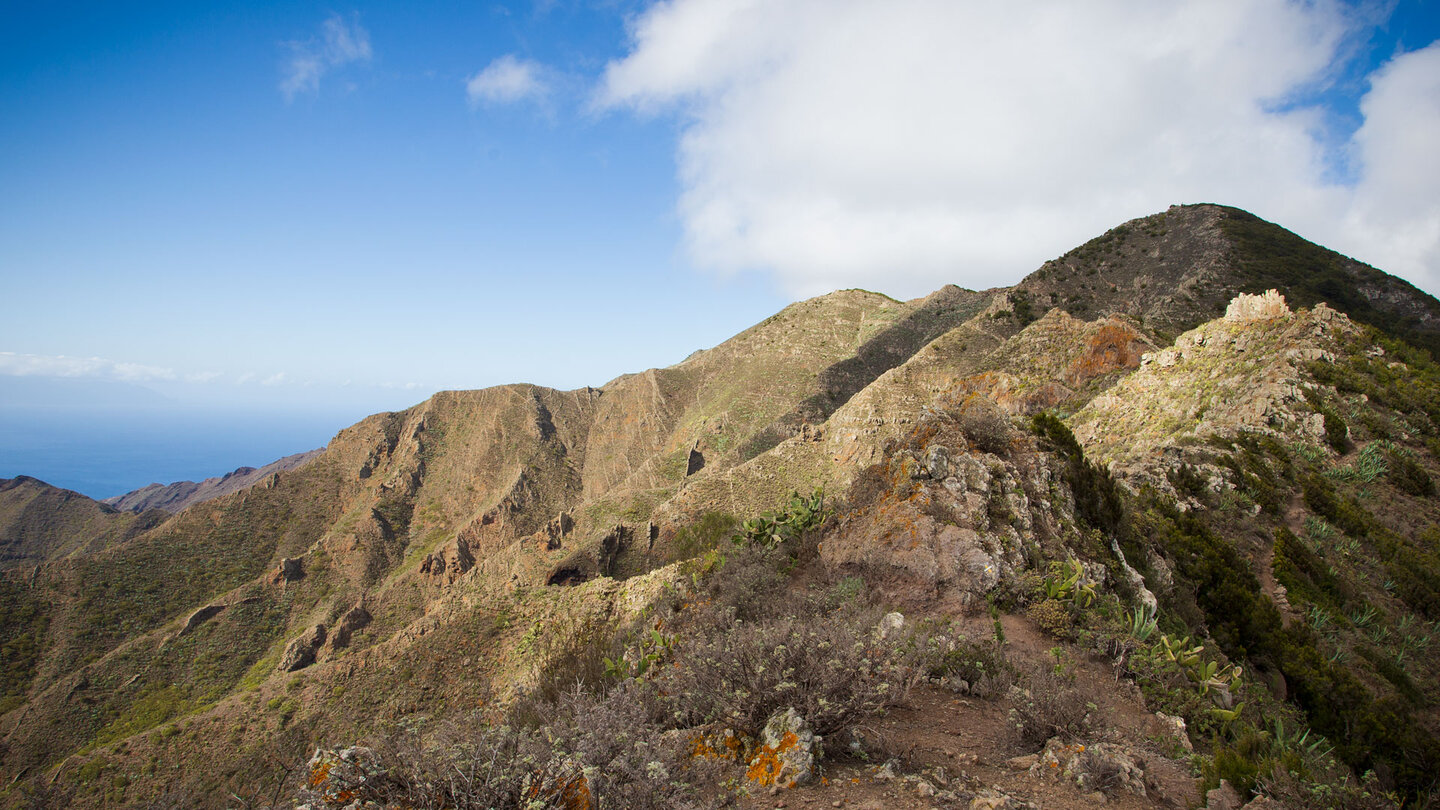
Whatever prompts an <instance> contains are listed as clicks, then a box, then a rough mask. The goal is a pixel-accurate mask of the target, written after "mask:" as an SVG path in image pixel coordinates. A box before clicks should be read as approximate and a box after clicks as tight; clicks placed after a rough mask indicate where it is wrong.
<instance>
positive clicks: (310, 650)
mask: <svg viewBox="0 0 1440 810" xmlns="http://www.w3.org/2000/svg"><path fill="white" fill-rule="evenodd" d="M324 644H325V625H323V624H317V625H314V626H312V627H311V628H310V629H309V630H306V631H305V632H304V633H303V634H302V635H300V637H298V638H295V639H291V641H290V643H289V644H286V645H285V652H284V653H282V654H281V656H280V663H279V664H278V665H277V666H276V669H277V670H279V671H280V672H294V671H296V670H298V669H304V668H305V667H308V666H310V665H311V664H313V663H315V655H316V654H317V653H318V652H319V651H320V648H321V647H322V646H324Z"/></svg>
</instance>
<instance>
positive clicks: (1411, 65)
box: [1337, 43, 1440, 293]
mask: <svg viewBox="0 0 1440 810" xmlns="http://www.w3.org/2000/svg"><path fill="white" fill-rule="evenodd" d="M1360 111H1361V113H1362V114H1363V115H1364V117H1365V123H1364V124H1363V125H1362V126H1361V127H1360V129H1359V131H1358V132H1356V133H1355V138H1354V150H1355V156H1356V159H1357V160H1358V162H1359V164H1360V178H1359V181H1358V182H1357V183H1356V186H1355V190H1354V198H1353V204H1352V205H1351V207H1350V209H1349V211H1348V212H1347V216H1346V221H1345V227H1344V229H1343V230H1342V233H1343V242H1340V243H1339V244H1337V247H1340V245H1344V246H1345V247H1346V248H1348V249H1351V250H1354V251H1356V252H1357V253H1359V254H1361V257H1362V258H1364V259H1365V260H1366V261H1369V262H1371V263H1373V264H1375V265H1376V266H1378V267H1380V268H1382V269H1385V270H1391V271H1393V272H1398V273H1401V274H1403V275H1405V276H1407V277H1408V278H1409V279H1410V280H1411V281H1413V282H1415V283H1416V284H1417V285H1418V286H1421V287H1425V288H1427V289H1428V290H1429V291H1430V292H1432V293H1435V292H1437V290H1440V160H1436V157H1435V155H1436V148H1437V147H1436V145H1437V144H1440V43H1435V44H1432V45H1430V46H1429V47H1428V48H1425V49H1424V50H1420V51H1414V52H1411V53H1406V54H1401V55H1399V56H1396V57H1395V58H1394V59H1392V60H1390V61H1389V62H1388V63H1386V64H1385V65H1383V66H1382V67H1381V68H1380V69H1379V70H1377V71H1376V72H1375V73H1374V74H1373V75H1372V76H1371V77H1370V92H1368V93H1366V94H1365V97H1364V98H1363V99H1362V101H1361V104H1360Z"/></svg>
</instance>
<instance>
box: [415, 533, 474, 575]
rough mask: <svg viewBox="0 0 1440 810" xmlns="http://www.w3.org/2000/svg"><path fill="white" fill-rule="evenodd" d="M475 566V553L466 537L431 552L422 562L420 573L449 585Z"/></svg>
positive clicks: (458, 538) (457, 538)
mask: <svg viewBox="0 0 1440 810" xmlns="http://www.w3.org/2000/svg"><path fill="white" fill-rule="evenodd" d="M474 567H475V553H474V552H473V551H472V550H471V548H470V543H469V542H468V541H467V540H466V538H464V537H456V538H455V539H454V540H451V541H450V542H448V543H446V544H445V545H443V546H441V547H440V548H439V549H437V550H435V551H433V552H431V553H430V554H429V555H427V556H426V557H425V559H424V560H422V561H421V562H420V573H422V574H428V575H429V576H430V577H432V578H434V579H436V580H438V581H440V582H443V583H445V584H446V585H449V584H450V583H452V582H454V581H455V580H456V579H459V578H460V577H461V576H463V575H464V574H465V573H466V572H467V571H469V570H470V569H471V568H474Z"/></svg>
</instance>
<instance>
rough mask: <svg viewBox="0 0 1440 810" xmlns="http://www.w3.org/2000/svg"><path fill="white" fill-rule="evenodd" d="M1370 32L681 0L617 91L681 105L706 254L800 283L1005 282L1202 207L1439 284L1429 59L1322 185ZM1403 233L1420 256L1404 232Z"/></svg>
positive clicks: (1287, 17)
mask: <svg viewBox="0 0 1440 810" xmlns="http://www.w3.org/2000/svg"><path fill="white" fill-rule="evenodd" d="M1363 27H1364V21H1363V20H1362V19H1361V18H1360V17H1359V16H1358V15H1357V14H1356V12H1355V10H1354V9H1353V7H1347V6H1344V5H1341V4H1339V3H1337V2H1332V1H1331V0H1315V2H1304V3H1301V2H1287V0H1235V2H1226V3H1215V2H1211V0H1188V1H1182V2H1174V3H1154V2H1150V0H1097V2H1093V3H1073V2H1068V1H1066V0H1048V1H1047V0H1040V1H1039V2H1035V3H1024V4H1015V3H1010V2H1003V0H992V1H991V2H984V1H983V0H982V1H979V2H967V3H955V2H952V1H951V0H893V1H892V2H886V3H875V2H868V1H867V0H764V2H761V0H668V2H661V3H658V4H657V5H655V6H653V7H651V8H650V9H649V10H648V11H647V12H646V13H645V14H643V15H642V16H640V17H639V18H638V19H637V20H636V21H635V23H634V25H633V28H632V38H633V44H632V48H631V51H630V53H629V54H628V55H627V56H625V57H624V58H623V59H620V60H617V61H615V62H613V63H611V64H610V65H609V66H608V67H607V69H606V72H605V76H604V78H603V81H602V83H601V87H600V89H599V92H598V95H597V103H598V104H599V106H601V107H606V108H614V107H627V108H631V109H635V110H638V111H640V112H642V113H650V112H657V111H659V112H668V111H678V112H680V114H681V118H682V121H683V122H684V123H683V127H682V133H681V136H680V141H679V143H678V146H677V160H678V164H679V166H678V172H679V178H680V182H681V185H682V192H681V198H680V200H679V212H680V215H681V219H682V222H683V225H684V231H685V239H686V243H687V249H688V252H689V253H690V254H691V256H692V258H693V260H694V261H695V262H696V263H698V264H700V265H703V266H708V267H712V268H715V269H719V270H722V271H734V270H743V269H752V268H759V269H765V270H772V271H774V272H775V273H777V274H778V277H779V278H780V280H781V281H782V282H783V284H784V285H785V286H786V287H787V288H788V289H789V290H790V291H792V292H794V293H796V294H810V293H815V292H821V291H825V290H829V289H834V288H837V287H847V286H867V287H872V288H878V289H882V290H885V291H887V292H891V293H892V294H897V295H912V294H920V293H923V292H926V291H928V290H931V289H934V288H935V287H937V286H939V285H940V284H942V283H946V282H953V283H959V284H962V285H965V286H970V287H987V286H992V285H997V284H1009V283H1013V282H1014V281H1016V280H1018V279H1019V278H1020V277H1021V276H1023V275H1024V274H1025V273H1027V272H1029V271H1030V270H1033V269H1034V268H1035V267H1037V266H1038V265H1039V263H1040V262H1042V261H1043V260H1045V259H1048V258H1051V257H1053V256H1055V255H1058V254H1059V253H1061V252H1063V251H1064V250H1066V249H1068V248H1070V247H1072V246H1074V245H1076V244H1078V243H1079V242H1081V241H1083V240H1085V239H1087V238H1089V237H1091V236H1094V235H1096V234H1097V233H1100V232H1102V231H1104V230H1105V229H1107V228H1109V227H1111V226H1114V225H1116V224H1118V223H1119V222H1121V221H1123V220H1125V219H1128V218H1131V217H1135V216H1141V215H1144V214H1148V213H1153V212H1155V211H1158V210H1163V209H1164V208H1165V207H1166V206H1168V205H1170V204H1172V203H1177V202H1202V201H1208V202H1222V203H1227V204H1232V205H1238V206H1241V207H1244V208H1248V209H1250V210H1252V211H1254V212H1255V213H1257V214H1259V215H1261V216H1263V217H1266V218H1268V219H1272V220H1275V221H1278V222H1280V223H1282V224H1284V225H1286V226H1288V227H1291V228H1293V229H1295V230H1297V231H1299V232H1300V233H1301V234H1302V235H1304V236H1307V237H1309V238H1312V239H1315V240H1317V241H1320V242H1322V243H1324V244H1328V245H1331V246H1334V247H1336V248H1338V249H1342V250H1347V251H1349V252H1351V253H1353V254H1354V255H1356V256H1357V258H1361V259H1364V260H1367V261H1372V262H1374V263H1377V264H1379V265H1381V266H1382V267H1385V269H1389V270H1391V271H1392V272H1398V273H1402V274H1406V275H1408V276H1409V277H1410V278H1411V279H1412V280H1414V281H1416V282H1417V283H1421V284H1422V286H1424V283H1425V282H1426V281H1430V282H1431V283H1430V285H1429V286H1430V288H1431V289H1435V287H1436V286H1437V285H1436V284H1435V283H1434V281H1435V279H1434V277H1433V276H1430V275H1429V274H1431V273H1434V272H1435V269H1436V268H1435V245H1436V244H1437V242H1440V237H1437V236H1436V235H1435V234H1434V233H1433V230H1434V228H1435V227H1436V223H1437V222H1440V216H1437V214H1436V213H1435V209H1434V205H1433V203H1434V201H1435V196H1436V193H1435V189H1436V188H1440V186H1437V184H1436V182H1435V181H1434V179H1433V178H1431V177H1428V176H1423V177H1417V176H1416V175H1414V174H1411V175H1409V176H1397V177H1389V176H1388V175H1387V172H1390V171H1391V170H1392V169H1393V170H1394V173H1395V174H1397V175H1405V174H1406V173H1405V171H1404V167H1405V164H1407V163H1409V164H1412V165H1413V164H1414V163H1415V162H1420V163H1424V164H1425V165H1426V167H1427V168H1426V169H1424V170H1423V171H1422V174H1423V172H1428V171H1432V170H1433V168H1432V167H1433V166H1434V165H1435V161H1434V160H1433V158H1431V157H1429V155H1430V152H1431V151H1433V146H1429V145H1431V144H1434V143H1436V142H1440V140H1437V137H1436V135H1435V134H1433V130H1432V129H1429V128H1427V127H1431V126H1433V119H1431V123H1428V124H1424V125H1423V126H1421V127H1419V128H1418V129H1417V123H1416V115H1415V112H1414V110H1415V105H1416V104H1418V103H1420V102H1421V101H1426V102H1427V103H1428V105H1429V106H1428V108H1427V109H1429V110H1431V111H1433V110H1434V109H1435V91H1434V85H1435V80H1436V77H1437V75H1440V72H1437V71H1436V70H1435V68H1434V67H1433V66H1432V64H1433V62H1431V61H1427V60H1431V59H1433V58H1434V57H1433V54H1432V55H1430V56H1424V53H1426V52H1422V53H1421V54H1409V55H1406V56H1402V57H1399V58H1397V59H1396V60H1395V62H1394V63H1392V64H1391V65H1390V66H1388V67H1387V68H1386V69H1385V70H1383V71H1381V72H1380V74H1378V75H1377V76H1375V77H1374V79H1373V89H1372V90H1371V91H1370V94H1369V95H1368V96H1367V97H1366V101H1365V106H1364V107H1363V112H1364V113H1365V116H1366V118H1365V124H1364V126H1363V127H1362V129H1361V131H1360V132H1359V133H1358V134H1357V135H1356V140H1355V145H1354V147H1353V148H1354V150H1355V151H1356V155H1355V158H1356V164H1357V165H1358V166H1359V167H1360V169H1359V176H1358V180H1357V181H1356V182H1355V183H1354V184H1352V185H1340V184H1336V183H1334V182H1331V181H1329V180H1327V179H1326V178H1327V177H1332V176H1334V172H1332V171H1330V170H1329V169H1330V166H1329V164H1328V163H1327V157H1328V155H1327V151H1326V150H1327V145H1326V140H1327V139H1326V138H1325V137H1323V133H1322V130H1323V127H1324V124H1325V117H1324V115H1323V111H1322V110H1320V109H1319V108H1317V107H1315V106H1311V105H1307V104H1306V103H1305V101H1306V99H1307V98H1309V97H1314V96H1315V94H1316V91H1317V90H1319V89H1323V88H1324V87H1325V86H1326V85H1327V83H1328V82H1329V81H1331V80H1332V78H1333V77H1334V76H1336V75H1337V74H1338V72H1339V70H1340V68H1341V67H1342V63H1343V60H1344V59H1346V58H1348V57H1349V56H1350V55H1353V53H1354V48H1353V45H1354V43H1355V42H1356V41H1357V38H1358V37H1359V36H1360V35H1361V34H1362V33H1363V32H1362V29H1363ZM1428 51H1429V49H1427V52H1428ZM1427 94H1428V95H1427ZM1397 184H1399V185H1398V186H1397ZM1406 184H1408V185H1406ZM1397 188H1399V189H1401V190H1403V189H1407V188H1408V189H1409V191H1408V192H1405V193H1406V194H1408V195H1409V196H1410V197H1412V198H1414V199H1413V200H1412V204H1410V205H1408V206H1406V210H1407V211H1409V212H1412V214H1413V216H1411V217H1410V219H1408V220H1405V222H1407V223H1409V224H1404V223H1402V224H1400V225H1397V224H1396V222H1397V221H1396V220H1394V219H1393V218H1392V215H1393V214H1394V213H1395V211H1396V209H1397V208H1398V207H1399V205H1398V204H1397V203H1395V202H1394V200H1395V199H1396V197H1395V196H1394V195H1395V194H1397ZM1427 205H1428V206H1429V207H1428V208H1427V207H1426V206H1427ZM1397 228H1399V229H1401V230H1400V231H1397ZM1397 234H1403V235H1407V238H1406V239H1405V240H1402V241H1403V243H1404V244H1405V245H1408V247H1403V248H1402V247H1398V246H1396V247H1393V248H1387V247H1386V246H1387V245H1389V244H1390V242H1389V240H1392V239H1395V238H1396V236H1397ZM1387 250H1388V251H1389V252H1387ZM1387 262H1388V263H1389V264H1388V265H1387V264H1386V263H1387Z"/></svg>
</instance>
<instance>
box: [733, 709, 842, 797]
mask: <svg viewBox="0 0 1440 810" xmlns="http://www.w3.org/2000/svg"><path fill="white" fill-rule="evenodd" d="M821 745H822V742H821V739H820V738H819V737H817V736H815V733H814V732H813V731H811V730H810V728H809V726H808V725H807V724H806V723H805V718H803V717H801V716H800V713H799V712H797V711H795V709H794V708H793V707H791V708H788V709H786V710H784V711H782V712H776V713H775V714H774V715H771V717H770V720H769V721H768V722H766V723H765V730H764V731H763V732H761V735H760V749H759V751H758V752H757V753H756V754H755V756H754V757H753V758H752V759H751V760H750V767H749V770H748V771H746V774H745V775H746V777H747V778H749V779H750V781H752V782H754V783H755V784H756V785H758V786H759V787H766V788H780V789H785V788H792V787H796V786H797V785H804V784H806V783H808V782H810V781H811V780H812V779H814V778H815V766H816V764H817V763H818V762H819V760H820V757H821V755H822V753H823V752H822V747H821Z"/></svg>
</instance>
